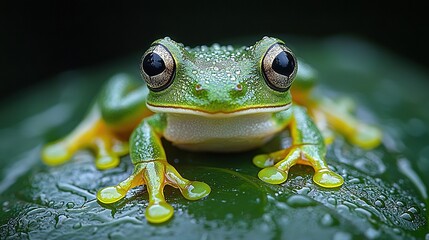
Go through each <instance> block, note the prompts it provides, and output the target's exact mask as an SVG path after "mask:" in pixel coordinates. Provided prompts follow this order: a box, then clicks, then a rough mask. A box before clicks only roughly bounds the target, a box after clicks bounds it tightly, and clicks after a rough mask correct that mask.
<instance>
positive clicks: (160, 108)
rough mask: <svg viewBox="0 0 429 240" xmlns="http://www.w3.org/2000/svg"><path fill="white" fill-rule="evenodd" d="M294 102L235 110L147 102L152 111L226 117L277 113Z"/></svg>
mask: <svg viewBox="0 0 429 240" xmlns="http://www.w3.org/2000/svg"><path fill="white" fill-rule="evenodd" d="M291 105H292V103H288V104H284V105H279V106H269V107H263V106H260V107H250V108H245V109H239V110H235V111H234V110H233V111H216V112H209V111H204V110H199V109H191V108H186V107H176V106H156V105H153V104H149V103H147V107H148V108H149V110H151V111H152V112H159V113H173V114H191V115H197V116H204V117H209V118H226V117H236V116H241V115H248V114H258V113H275V112H281V111H284V110H287V109H289V108H290V106H291Z"/></svg>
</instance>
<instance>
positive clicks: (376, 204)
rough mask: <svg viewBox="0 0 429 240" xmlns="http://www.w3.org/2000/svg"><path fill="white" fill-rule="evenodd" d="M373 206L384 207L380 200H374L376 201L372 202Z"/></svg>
mask: <svg viewBox="0 0 429 240" xmlns="http://www.w3.org/2000/svg"><path fill="white" fill-rule="evenodd" d="M374 204H375V206H377V207H384V202H383V201H382V200H380V199H378V200H376V201H375V202H374Z"/></svg>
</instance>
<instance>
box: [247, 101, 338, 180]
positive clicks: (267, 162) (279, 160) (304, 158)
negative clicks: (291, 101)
mask: <svg viewBox="0 0 429 240" xmlns="http://www.w3.org/2000/svg"><path fill="white" fill-rule="evenodd" d="M290 130H291V135H292V139H293V145H292V146H291V147H290V148H288V149H284V150H280V151H277V152H274V153H271V154H262V155H258V156H255V157H254V159H253V162H254V163H255V165H257V166H258V167H262V168H263V169H262V170H261V171H260V172H259V174H258V176H259V178H260V179H261V180H262V181H265V182H267V183H271V184H280V183H283V182H284V181H286V180H287V177H288V172H289V169H290V168H291V167H292V166H294V165H295V164H305V165H310V166H312V167H313V169H314V171H315V174H314V176H313V181H314V182H315V183H316V184H318V185H319V186H321V187H325V188H335V187H340V186H341V185H342V184H343V183H344V180H343V178H342V177H341V176H340V175H338V174H336V173H334V172H333V171H331V170H330V169H329V167H328V165H327V163H326V161H325V160H324V157H325V154H326V148H325V144H324V140H323V137H322V135H321V134H320V132H319V130H318V129H317V127H316V126H315V124H314V123H313V122H312V121H311V119H310V117H309V116H308V114H307V113H306V111H305V109H303V108H301V107H293V118H292V120H291V122H290Z"/></svg>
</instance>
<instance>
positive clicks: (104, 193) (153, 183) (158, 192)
mask: <svg viewBox="0 0 429 240" xmlns="http://www.w3.org/2000/svg"><path fill="white" fill-rule="evenodd" d="M139 185H146V186H147V191H148V194H149V204H148V206H147V208H146V213H145V216H146V219H147V220H148V221H149V222H151V223H162V222H165V221H167V220H169V219H170V218H171V217H172V216H173V213H174V209H173V207H172V206H171V205H170V204H168V203H167V202H166V201H165V198H164V187H165V185H170V186H173V187H175V188H179V190H180V192H181V193H182V195H183V196H184V197H185V198H186V199H189V200H197V199H200V198H203V197H205V196H207V195H208V194H209V193H210V187H209V186H208V185H207V184H205V183H203V182H198V181H189V180H187V179H185V178H183V177H182V176H180V174H179V173H178V172H177V171H176V169H174V167H173V166H171V165H170V164H168V163H167V162H166V161H163V160H157V161H147V162H142V163H139V164H137V165H136V167H135V170H134V173H133V174H132V175H131V176H130V177H128V178H127V179H125V180H124V181H123V182H121V183H119V184H118V185H116V186H112V187H106V188H103V189H101V190H100V191H98V193H97V199H98V200H99V201H100V202H102V203H107V204H109V203H114V202H116V201H119V200H120V199H122V198H123V197H125V195H126V194H127V192H128V191H129V190H130V189H131V188H133V187H136V186H139Z"/></svg>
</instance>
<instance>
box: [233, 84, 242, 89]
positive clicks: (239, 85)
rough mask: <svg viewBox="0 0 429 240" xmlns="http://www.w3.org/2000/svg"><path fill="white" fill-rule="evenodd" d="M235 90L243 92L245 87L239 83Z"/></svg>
mask: <svg viewBox="0 0 429 240" xmlns="http://www.w3.org/2000/svg"><path fill="white" fill-rule="evenodd" d="M234 90H236V91H241V90H243V86H242V85H241V84H240V83H239V84H237V85H235V88H234Z"/></svg>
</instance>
